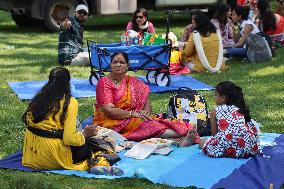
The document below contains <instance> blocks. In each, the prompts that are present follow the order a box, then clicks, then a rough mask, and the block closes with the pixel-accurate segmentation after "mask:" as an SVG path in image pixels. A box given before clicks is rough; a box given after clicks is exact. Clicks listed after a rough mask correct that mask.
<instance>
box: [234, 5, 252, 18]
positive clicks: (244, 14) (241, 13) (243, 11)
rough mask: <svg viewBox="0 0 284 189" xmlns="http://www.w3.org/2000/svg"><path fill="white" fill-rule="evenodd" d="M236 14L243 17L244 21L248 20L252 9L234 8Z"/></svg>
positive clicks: (246, 7)
mask: <svg viewBox="0 0 284 189" xmlns="http://www.w3.org/2000/svg"><path fill="white" fill-rule="evenodd" d="M234 11H235V13H236V14H237V15H238V16H241V17H242V20H247V19H248V18H249V11H250V8H249V7H248V6H237V7H235V8H234Z"/></svg>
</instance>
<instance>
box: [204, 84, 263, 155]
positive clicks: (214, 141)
mask: <svg viewBox="0 0 284 189" xmlns="http://www.w3.org/2000/svg"><path fill="white" fill-rule="evenodd" d="M215 101H216V104H217V106H216V107H215V108H213V110H212V112H211V116H210V122H211V128H212V136H213V137H212V138H210V139H207V140H205V139H203V140H201V141H200V143H199V145H200V148H202V150H203V152H204V153H205V154H206V155H208V156H210V157H231V158H246V157H249V156H252V155H255V154H256V153H258V152H259V149H260V148H259V137H258V132H257V127H256V126H255V125H254V124H253V123H252V121H251V117H250V112H249V110H248V108H247V107H246V104H245V101H244V94H243V92H242V88H241V87H239V86H237V85H235V84H234V83H232V82H230V81H224V82H221V83H219V84H218V85H217V87H216V96H215Z"/></svg>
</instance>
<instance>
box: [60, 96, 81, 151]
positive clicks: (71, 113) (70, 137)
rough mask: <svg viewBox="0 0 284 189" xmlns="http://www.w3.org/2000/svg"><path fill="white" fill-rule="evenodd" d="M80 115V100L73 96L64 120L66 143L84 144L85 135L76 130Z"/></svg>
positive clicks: (73, 144) (64, 139)
mask: <svg viewBox="0 0 284 189" xmlns="http://www.w3.org/2000/svg"><path fill="white" fill-rule="evenodd" d="M77 115H78V102H77V100H76V99H75V98H73V97H71V99H70V104H69V106H68V109H67V113H66V119H65V122H64V133H63V142H64V144H65V145H72V146H82V145H83V144H85V138H84V136H83V135H82V134H81V133H80V132H78V131H77V130H76V120H77Z"/></svg>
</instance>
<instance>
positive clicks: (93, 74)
mask: <svg viewBox="0 0 284 189" xmlns="http://www.w3.org/2000/svg"><path fill="white" fill-rule="evenodd" d="M104 76H105V74H104V73H103V72H98V71H95V72H91V75H90V77H89V82H90V84H91V85H97V84H98V81H99V80H100V79H101V78H102V77H104Z"/></svg>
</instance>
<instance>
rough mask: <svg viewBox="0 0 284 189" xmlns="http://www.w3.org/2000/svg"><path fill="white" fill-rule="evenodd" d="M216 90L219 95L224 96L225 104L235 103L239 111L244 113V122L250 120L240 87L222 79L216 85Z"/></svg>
mask: <svg viewBox="0 0 284 189" xmlns="http://www.w3.org/2000/svg"><path fill="white" fill-rule="evenodd" d="M216 91H217V92H218V93H219V94H220V96H225V101H226V104H227V105H235V106H236V107H238V108H239V112H240V113H242V114H243V115H244V117H245V120H246V122H249V121H250V120H251V116H250V112H249V109H248V107H247V106H246V104H245V100H244V93H243V91H242V88H241V87H239V86H237V85H236V84H234V83H233V82H231V81H223V82H220V83H219V84H218V85H217V86H216Z"/></svg>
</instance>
